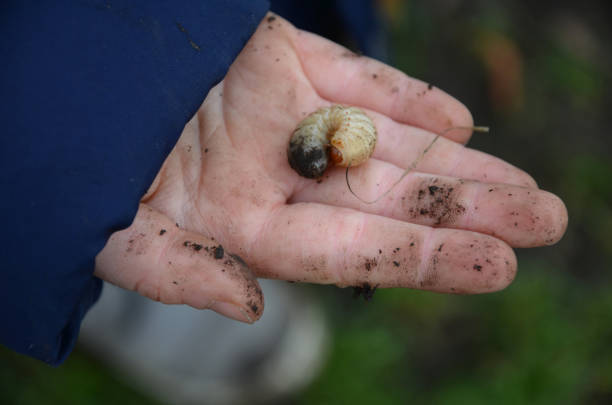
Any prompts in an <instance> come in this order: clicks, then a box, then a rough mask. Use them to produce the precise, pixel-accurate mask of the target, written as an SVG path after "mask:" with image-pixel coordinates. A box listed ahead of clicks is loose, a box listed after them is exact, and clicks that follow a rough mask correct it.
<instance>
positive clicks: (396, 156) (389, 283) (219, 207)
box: [96, 14, 567, 322]
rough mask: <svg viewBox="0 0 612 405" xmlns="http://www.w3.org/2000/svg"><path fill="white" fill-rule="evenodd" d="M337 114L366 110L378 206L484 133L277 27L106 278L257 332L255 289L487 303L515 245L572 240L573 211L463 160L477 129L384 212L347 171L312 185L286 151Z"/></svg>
mask: <svg viewBox="0 0 612 405" xmlns="http://www.w3.org/2000/svg"><path fill="white" fill-rule="evenodd" d="M332 104H346V105H354V106H358V107H360V108H362V109H363V110H365V111H366V112H367V114H368V115H369V116H370V117H371V118H372V119H373V121H374V123H375V125H376V127H377V129H378V134H379V139H378V144H377V147H376V150H375V152H374V155H373V157H372V159H370V160H369V161H368V162H367V163H366V164H364V165H362V166H360V167H357V168H353V169H351V186H352V188H353V189H354V190H355V191H356V193H358V194H359V195H360V196H361V197H363V198H365V199H373V198H375V197H377V196H378V195H380V194H381V193H382V192H384V191H385V190H387V188H388V187H389V186H390V185H391V184H392V183H393V182H395V180H396V179H398V178H399V177H400V176H401V175H402V172H403V171H404V170H405V169H406V168H407V167H408V166H409V165H410V164H411V162H412V161H414V160H415V159H416V158H417V157H418V156H419V154H420V153H421V152H422V151H423V149H424V148H425V147H426V146H427V144H428V143H429V142H431V140H432V139H433V137H434V136H435V134H436V133H440V132H442V131H444V130H445V129H447V128H450V127H455V126H470V125H472V118H471V115H470V113H469V112H468V110H467V109H466V108H465V107H464V106H463V105H462V104H460V103H459V102H458V101H456V100H454V99H453V98H451V97H450V96H448V95H447V94H445V93H443V92H442V91H440V90H439V89H436V88H434V87H432V86H429V85H428V84H426V83H423V82H421V81H418V80H415V79H412V78H409V77H407V76H405V75H404V74H402V73H401V72H398V71H397V70H394V69H392V68H390V67H388V66H386V65H383V64H381V63H379V62H377V61H374V60H372V59H369V58H365V57H360V56H357V55H355V54H353V53H351V52H349V51H347V50H346V49H344V48H342V47H340V46H338V45H336V44H334V43H331V42H329V41H327V40H325V39H322V38H320V37H317V36H315V35H312V34H309V33H306V32H302V31H299V30H296V29H295V28H294V27H292V26H291V25H290V24H289V23H287V22H286V21H284V20H282V19H281V18H280V17H277V16H274V15H272V14H270V15H269V16H268V17H267V18H266V19H264V21H263V22H262V23H261V25H260V26H259V28H258V30H257V31H256V33H255V34H254V35H253V37H252V38H251V40H250V41H249V42H248V44H247V45H246V47H245V48H244V49H243V51H242V52H241V54H240V55H239V57H238V58H237V59H236V61H235V62H234V64H233V65H232V66H231V68H230V70H229V72H228V74H227V76H226V77H225V79H224V80H223V81H222V82H221V83H219V84H218V85H217V86H216V87H214V88H213V89H212V90H211V91H210V93H209V94H208V96H207V97H206V99H205V101H204V103H203V105H202V107H201V108H200V110H199V111H198V113H197V114H196V116H194V117H193V119H192V120H191V121H190V122H189V123H188V124H187V125H186V127H185V130H184V131H183V133H182V135H181V137H180V139H179V141H178V143H177V145H176V146H175V148H174V150H173V151H172V153H171V154H170V155H169V156H168V158H167V160H166V162H165V163H164V165H163V167H162V169H161V170H160V172H159V174H158V176H157V178H156V180H155V182H154V184H153V185H152V186H151V189H150V190H149V192H148V193H147V195H146V196H145V197H144V198H143V199H142V202H141V206H140V209H139V211H138V214H137V216H136V218H135V220H134V223H133V224H132V226H130V228H128V229H126V230H124V231H121V232H117V233H115V234H114V235H113V236H112V237H111V239H110V240H109V242H108V243H107V245H106V247H105V248H104V250H103V251H102V252H101V253H100V254H99V255H98V257H97V260H96V275H97V276H99V277H101V278H102V279H105V280H107V281H110V282H112V283H114V284H117V285H119V286H121V287H123V288H127V289H131V290H136V291H138V292H139V293H141V294H143V295H145V296H147V297H149V298H152V299H156V300H159V301H162V302H165V303H184V304H188V305H191V306H194V307H196V308H211V309H213V310H215V311H217V312H219V313H222V314H224V315H226V316H229V317H232V318H235V319H239V320H242V321H247V322H252V321H254V320H255V319H258V318H259V317H260V316H261V313H262V310H263V296H262V293H261V289H260V288H259V285H258V283H257V280H256V277H267V278H277V279H283V280H290V281H299V282H311V283H326V284H328V283H331V284H337V285H339V286H362V287H364V286H365V287H366V288H368V287H372V288H373V287H411V288H420V289H426V290H431V291H438V292H451V293H453V292H454V293H481V292H489V291H495V290H499V289H501V288H504V287H505V286H507V285H508V284H509V283H510V282H511V281H512V279H513V278H514V275H515V272H516V259H515V256H514V253H513V251H512V249H511V247H532V246H538V245H544V244H552V243H554V242H556V241H557V240H559V238H560V237H561V236H562V235H563V232H564V231H565V227H566V224H567V212H566V210H565V207H564V205H563V203H562V202H561V200H559V199H558V198H557V197H555V196H554V195H552V194H550V193H547V192H545V191H541V190H539V189H538V188H537V186H536V184H535V182H534V181H533V179H532V178H531V177H530V176H529V175H527V174H526V173H524V172H523V171H521V170H519V169H517V168H515V167H513V166H511V165H509V164H507V163H505V162H503V161H501V160H499V159H497V158H494V157H492V156H489V155H487V154H484V153H481V152H478V151H474V150H471V149H469V148H466V147H465V146H463V144H464V143H465V142H466V141H467V140H468V138H469V136H470V133H469V131H466V130H455V131H450V132H448V133H446V135H445V138H440V140H439V141H438V142H437V143H436V144H435V145H434V146H433V148H432V149H431V150H430V151H429V153H428V154H427V155H426V156H425V157H424V158H423V160H422V161H421V162H420V163H419V165H418V167H417V170H416V171H414V172H412V173H410V174H409V175H408V176H407V177H406V178H405V179H404V180H403V181H402V182H401V183H400V184H399V185H398V186H397V187H396V188H395V189H394V190H393V191H392V192H391V193H389V195H387V196H386V197H385V198H383V199H381V200H380V201H379V202H377V203H375V204H370V205H368V204H363V203H361V202H360V201H359V200H358V199H357V198H355V196H353V195H352V194H351V193H350V192H349V190H348V188H347V186H346V183H345V177H344V175H345V173H344V170H343V169H341V168H332V169H331V170H328V172H327V173H326V174H325V175H324V177H323V178H322V179H320V180H319V181H314V180H309V179H305V178H302V177H299V176H298V175H297V174H296V173H295V172H294V171H293V170H291V168H290V166H289V164H288V162H287V144H288V140H289V137H290V136H291V133H292V131H293V129H294V128H295V126H296V125H297V123H298V122H299V121H300V120H301V119H302V118H304V117H305V116H306V115H307V114H309V113H310V112H312V111H314V110H316V109H317V108H319V107H322V106H329V105H332Z"/></svg>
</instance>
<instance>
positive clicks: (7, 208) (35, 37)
mask: <svg viewBox="0 0 612 405" xmlns="http://www.w3.org/2000/svg"><path fill="white" fill-rule="evenodd" d="M267 7H268V4H267V1H263V0H183V1H180V2H173V1H162V0H139V1H134V0H132V1H127V0H124V1H119V0H117V1H115V0H106V1H98V0H80V1H77V0H74V1H68V0H56V1H47V2H39V1H29V0H27V1H26V0H20V1H8V2H3V3H2V5H0V55H1V56H0V59H2V62H1V63H0V94H1V95H2V98H3V100H2V102H1V103H0V123H2V136H1V140H0V221H2V230H1V231H0V342H1V343H2V344H4V345H6V346H8V347H10V348H12V349H14V350H16V351H18V352H21V353H25V354H27V355H30V356H33V357H36V358H39V359H41V360H43V361H45V362H47V363H50V364H53V365H57V364H59V363H61V362H62V361H63V360H64V359H65V358H66V356H67V355H68V353H69V352H70V351H71V349H72V347H73V346H74V343H75V341H76V338H77V335H78V330H79V325H80V323H81V320H82V318H83V316H84V314H85V313H86V311H87V310H88V309H89V308H90V306H91V305H92V304H93V303H94V302H95V301H96V299H97V298H98V296H99V294H100V290H101V282H100V280H98V279H96V278H95V277H93V276H92V272H93V268H94V258H95V255H96V254H97V253H98V252H99V251H100V250H101V249H102V248H103V246H104V244H105V242H106V240H107V239H108V237H109V236H110V234H111V233H112V232H114V231H116V230H118V229H122V228H125V227H127V226H129V224H130V222H131V220H132V219H133V217H134V215H135V213H136V210H137V208H138V201H139V199H140V197H141V196H142V195H143V194H144V192H145V191H146V189H147V187H148V186H149V185H150V184H151V182H152V181H153V178H154V177H155V175H156V173H157V171H158V170H159V168H160V166H161V164H162V162H163V160H164V158H165V157H166V156H167V154H168V153H169V151H170V150H171V148H172V147H173V145H174V143H175V142H176V140H177V139H178V137H179V135H180V133H181V131H182V129H183V127H184V125H185V123H186V122H187V121H188V120H189V119H190V118H191V116H192V115H193V114H194V113H195V111H196V110H197V108H198V107H199V106H200V104H201V103H202V101H203V99H204V97H205V96H206V94H207V92H208V90H209V89H210V88H211V87H212V86H213V85H215V84H216V83H217V82H219V81H220V80H221V79H222V78H223V76H224V75H225V73H226V71H227V69H228V67H229V65H230V64H231V62H232V61H233V60H234V58H235V57H236V56H237V54H238V53H239V52H240V50H241V49H242V47H243V46H244V44H245V42H246V41H247V40H248V38H249V37H250V36H251V35H252V33H253V32H254V30H255V28H256V27H257V24H258V23H259V21H260V20H261V19H262V18H263V17H264V15H265V13H266V11H267Z"/></svg>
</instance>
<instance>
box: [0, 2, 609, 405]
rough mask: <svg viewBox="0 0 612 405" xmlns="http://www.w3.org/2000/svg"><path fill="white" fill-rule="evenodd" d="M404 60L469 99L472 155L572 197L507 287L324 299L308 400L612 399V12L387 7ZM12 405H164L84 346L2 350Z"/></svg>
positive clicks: (396, 50) (524, 255) (340, 294)
mask: <svg viewBox="0 0 612 405" xmlns="http://www.w3.org/2000/svg"><path fill="white" fill-rule="evenodd" d="M381 3H382V4H383V6H384V8H385V10H386V15H387V18H388V24H389V27H390V30H391V37H392V58H393V60H392V62H393V64H394V65H395V66H396V67H398V68H399V69H401V70H403V71H404V72H406V73H408V74H409V75H411V76H414V77H418V78H420V79H422V80H424V81H426V82H428V83H432V84H433V85H435V86H436V87H439V88H441V89H444V90H445V91H447V92H448V93H450V94H452V95H454V96H455V97H457V98H458V99H459V100H461V101H463V102H464V103H465V104H466V105H467V106H468V107H469V108H470V110H471V111H472V113H473V115H474V120H475V122H476V124H478V125H488V126H490V127H491V134H488V135H475V136H474V138H473V140H472V141H471V143H470V146H471V147H473V148H477V149H480V150H483V151H486V152H488V153H491V154H494V155H497V156H500V157H501V158H503V159H505V160H507V161H509V162H511V163H513V164H515V165H516V166H519V167H521V168H523V169H525V170H526V171H528V172H529V173H531V174H532V175H533V176H534V177H535V179H536V180H537V181H538V183H539V185H540V186H541V187H542V188H543V189H546V190H549V191H551V192H553V193H555V194H557V195H559V196H561V197H562V198H563V200H564V201H565V202H566V204H567V207H568V210H569V217H570V222H569V228H568V232H567V234H566V236H565V237H564V239H563V240H562V241H561V242H560V243H559V244H557V245H555V246H553V247H547V248H539V249H534V250H519V251H518V252H517V253H518V257H519V274H518V276H517V279H516V280H515V282H514V283H513V284H512V285H511V286H510V287H509V288H508V289H506V290H505V291H503V292H500V293H495V294H490V295H483V296H446V295H440V294H433V293H427V292H420V291H413V290H400V289H392V290H379V291H377V292H376V294H375V296H374V299H373V300H372V301H371V302H368V303H364V302H363V301H361V300H354V299H352V298H351V292H350V291H348V290H338V289H336V288H334V287H317V288H316V289H314V291H315V292H316V294H317V295H318V296H319V297H320V299H321V301H322V302H323V303H325V308H326V311H327V313H328V315H329V318H330V323H329V324H330V325H332V331H331V333H332V336H331V337H332V347H331V350H330V357H329V359H328V361H327V363H326V365H325V367H324V369H323V371H322V373H321V374H320V376H319V377H317V378H316V380H315V381H314V382H313V383H312V384H311V385H310V386H309V387H308V388H306V389H305V390H304V391H303V392H300V393H298V394H296V395H295V397H294V398H291V399H290V400H289V402H291V403H302V404H326V403H350V404H362V403H377V404H379V403H380V404H404V403H414V404H419V403H423V404H430V403H436V404H446V403H448V404H463V403H470V404H490V403H495V404H521V403H529V404H589V403H593V404H601V403H612V344H611V343H612V283H611V281H612V276H611V273H610V271H609V269H610V267H611V264H612V183H611V182H610V179H611V178H612V159H611V157H612V156H611V152H612V137H610V136H609V132H610V129H611V128H612V111H611V110H612V92H611V91H610V90H612V86H611V84H612V52H610V50H611V49H610V40H611V38H612V35H610V34H611V32H610V30H611V28H610V24H609V21H608V20H607V19H606V15H610V13H609V10H607V6H606V3H605V2H588V4H587V2H584V3H585V4H581V3H576V2H557V3H555V5H554V6H545V5H544V3H538V2H527V1H515V2H502V1H487V2H485V1H476V2H462V1H456V0H434V1H430V2H415V1H398V0H386V1H382V2H381ZM0 403H3V404H107V403H129V404H152V403H155V402H154V401H153V400H151V399H149V398H147V397H146V396H145V395H143V394H140V393H137V392H134V391H133V390H132V389H130V388H129V387H128V386H126V385H124V383H122V382H121V381H120V380H119V379H118V378H116V377H114V376H113V375H112V374H111V373H110V372H109V371H108V370H107V369H106V368H105V367H103V366H102V365H100V364H99V363H98V362H97V361H96V360H94V359H93V358H91V357H89V355H87V354H86V353H84V352H83V351H81V350H77V351H76V352H75V353H74V354H73V355H72V356H71V357H70V358H69V360H68V361H67V362H66V363H65V364H64V365H63V366H62V367H60V368H58V369H53V368H50V367H48V366H46V365H44V364H41V363H39V362H37V361H35V360H31V359H29V358H26V357H23V356H20V355H17V354H15V353H13V352H11V351H9V350H7V349H5V348H3V347H0Z"/></svg>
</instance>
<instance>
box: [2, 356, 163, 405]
mask: <svg viewBox="0 0 612 405" xmlns="http://www.w3.org/2000/svg"><path fill="white" fill-rule="evenodd" d="M156 403H157V402H155V401H153V400H151V399H150V398H148V397H146V396H145V395H143V394H141V393H138V392H136V391H134V390H133V389H132V388H131V387H130V386H129V385H128V384H126V383H125V382H122V381H121V379H120V378H118V377H117V376H114V375H113V373H111V372H110V371H109V370H108V369H106V368H105V367H103V366H102V365H101V364H100V363H99V361H98V360H96V359H94V358H92V357H90V356H88V355H87V354H85V353H83V352H82V351H80V350H76V351H74V352H73V353H72V354H71V355H70V357H69V358H68V360H66V362H65V363H64V364H63V365H62V366H61V367H59V368H53V367H51V366H48V365H46V364H44V363H42V362H40V361H39V360H34V359H32V358H29V357H26V356H23V355H21V354H17V353H15V352H13V351H11V350H9V349H7V348H5V347H4V346H1V345H0V404H5V405H22V404H23V405H25V404H27V405H30V404H31V405H83V404H87V405H107V404H130V405H145V404H146V405H155V404H156Z"/></svg>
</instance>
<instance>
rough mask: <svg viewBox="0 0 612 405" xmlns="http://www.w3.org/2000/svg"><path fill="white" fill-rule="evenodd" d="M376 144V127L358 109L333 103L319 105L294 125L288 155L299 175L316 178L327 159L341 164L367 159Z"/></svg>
mask: <svg viewBox="0 0 612 405" xmlns="http://www.w3.org/2000/svg"><path fill="white" fill-rule="evenodd" d="M375 146H376V127H375V126H374V123H373V122H372V120H371V119H370V118H369V117H368V116H367V115H366V114H365V113H364V112H363V111H361V110H360V109H359V108H356V107H345V106H341V105H334V106H332V107H324V108H319V109H318V110H317V111H315V112H313V113H312V114H310V115H309V116H307V117H306V118H304V119H303V120H302V121H301V122H300V123H299V124H298V126H297V128H296V129H295V131H294V132H293V135H292V136H291V140H290V141H289V148H288V150H287V154H288V157H289V164H290V165H291V167H292V168H293V169H294V170H295V171H296V172H298V174H300V176H304V177H308V178H310V179H316V178H319V177H321V176H322V175H323V172H325V169H326V168H327V166H328V164H329V160H330V159H331V161H332V162H333V163H334V164H336V165H338V166H342V167H349V166H351V167H352V166H358V165H360V164H362V163H363V162H365V161H366V160H368V158H369V157H370V156H372V152H374V147H375Z"/></svg>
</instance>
